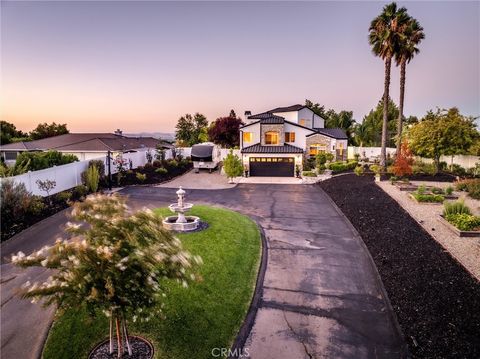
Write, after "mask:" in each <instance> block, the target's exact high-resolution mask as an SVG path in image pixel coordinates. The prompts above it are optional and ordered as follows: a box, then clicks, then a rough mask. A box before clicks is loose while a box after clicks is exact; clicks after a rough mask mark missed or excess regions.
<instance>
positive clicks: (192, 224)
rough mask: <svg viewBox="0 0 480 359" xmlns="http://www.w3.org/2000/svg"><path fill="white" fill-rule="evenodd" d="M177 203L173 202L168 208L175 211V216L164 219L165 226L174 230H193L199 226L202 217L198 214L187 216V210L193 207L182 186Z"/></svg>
mask: <svg viewBox="0 0 480 359" xmlns="http://www.w3.org/2000/svg"><path fill="white" fill-rule="evenodd" d="M176 193H177V197H178V200H177V203H172V204H171V205H170V206H168V208H169V209H170V211H172V212H174V213H175V214H176V215H175V216H169V217H167V218H165V219H164V220H163V227H165V228H166V229H169V230H172V231H178V232H185V231H193V230H195V229H197V228H198V225H199V224H200V218H199V217H196V216H185V212H187V211H188V210H190V209H191V208H192V207H193V204H192V203H186V202H185V191H184V190H183V189H182V186H180V188H179V189H178V191H177V192H176Z"/></svg>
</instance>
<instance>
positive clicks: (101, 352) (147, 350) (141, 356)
mask: <svg viewBox="0 0 480 359" xmlns="http://www.w3.org/2000/svg"><path fill="white" fill-rule="evenodd" d="M129 339H130V345H131V346H132V355H131V356H130V355H128V352H127V351H125V352H124V353H123V355H122V358H125V359H127V358H128V359H151V358H153V353H154V350H153V346H152V344H151V343H150V342H149V341H148V340H146V339H144V338H141V337H137V336H129ZM109 346H110V340H109V339H106V340H105V341H103V342H101V343H100V344H98V345H97V346H96V347H95V348H94V349H93V350H92V351H91V352H90V354H89V356H88V359H115V358H117V341H116V340H114V345H113V353H112V354H110V353H109Z"/></svg>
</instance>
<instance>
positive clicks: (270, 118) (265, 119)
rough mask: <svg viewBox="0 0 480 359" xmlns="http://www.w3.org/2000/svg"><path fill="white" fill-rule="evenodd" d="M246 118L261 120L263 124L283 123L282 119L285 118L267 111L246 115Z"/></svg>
mask: <svg viewBox="0 0 480 359" xmlns="http://www.w3.org/2000/svg"><path fill="white" fill-rule="evenodd" d="M248 118H249V119H251V120H256V119H257V120H261V123H264V124H269V123H283V122H284V120H285V119H284V118H283V117H281V116H277V115H273V114H271V113H269V112H263V113H259V114H256V115H252V116H248Z"/></svg>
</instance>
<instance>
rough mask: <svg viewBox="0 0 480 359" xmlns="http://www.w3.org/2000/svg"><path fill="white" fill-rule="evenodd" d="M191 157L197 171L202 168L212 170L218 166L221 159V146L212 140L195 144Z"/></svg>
mask: <svg viewBox="0 0 480 359" xmlns="http://www.w3.org/2000/svg"><path fill="white" fill-rule="evenodd" d="M191 158H192V161H193V168H194V169H195V172H196V173H198V172H199V171H200V169H202V168H205V169H208V170H209V171H210V172H212V170H214V169H215V168H217V166H218V163H219V162H220V159H221V152H220V147H219V146H217V145H215V144H214V143H211V142H204V143H199V144H197V145H193V146H192V152H191Z"/></svg>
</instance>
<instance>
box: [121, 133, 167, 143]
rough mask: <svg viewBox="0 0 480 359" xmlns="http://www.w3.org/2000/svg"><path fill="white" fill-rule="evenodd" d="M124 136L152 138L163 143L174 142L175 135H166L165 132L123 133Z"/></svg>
mask: <svg viewBox="0 0 480 359" xmlns="http://www.w3.org/2000/svg"><path fill="white" fill-rule="evenodd" d="M123 135H124V136H128V137H154V138H160V139H162V140H164V141H169V142H172V141H175V134H174V133H167V132H139V133H124V134H123Z"/></svg>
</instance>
